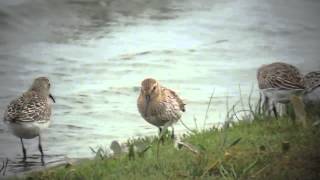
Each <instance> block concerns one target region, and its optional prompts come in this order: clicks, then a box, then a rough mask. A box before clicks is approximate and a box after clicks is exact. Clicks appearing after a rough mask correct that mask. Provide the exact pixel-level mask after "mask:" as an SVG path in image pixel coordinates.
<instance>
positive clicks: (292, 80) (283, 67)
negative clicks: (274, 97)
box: [257, 62, 304, 89]
mask: <svg viewBox="0 0 320 180" xmlns="http://www.w3.org/2000/svg"><path fill="white" fill-rule="evenodd" d="M257 79H258V85H259V88H260V89H267V88H279V89H304V79H303V75H302V74H301V73H300V71H299V70H298V68H296V67H294V66H292V65H290V64H286V63H282V62H275V63H271V64H268V65H263V66H261V67H260V68H259V69H258V71H257Z"/></svg>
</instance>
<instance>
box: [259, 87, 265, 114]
mask: <svg viewBox="0 0 320 180" xmlns="http://www.w3.org/2000/svg"><path fill="white" fill-rule="evenodd" d="M263 101H264V99H262V93H261V92H260V93H259V101H258V105H259V106H258V113H259V114H261V106H262V103H263Z"/></svg>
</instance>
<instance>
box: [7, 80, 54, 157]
mask: <svg viewBox="0 0 320 180" xmlns="http://www.w3.org/2000/svg"><path fill="white" fill-rule="evenodd" d="M51 100H52V101H53V102H55V100H54V98H53V96H52V95H51V94H50V82H49V80H48V78H46V77H39V78H36V79H35V80H34V81H33V84H32V86H31V87H30V89H29V90H28V91H27V92H25V93H23V94H22V96H20V97H19V98H17V99H15V100H13V101H11V103H10V104H9V105H8V107H7V109H6V111H5V113H4V122H5V124H7V126H8V128H9V130H10V131H11V132H12V133H13V134H14V135H15V136H17V137H18V138H20V141H21V145H22V152H23V160H26V158H27V155H26V149H25V147H24V144H23V139H32V138H35V137H39V144H38V148H39V151H40V153H41V161H42V162H43V150H42V145H41V136H40V134H41V130H42V129H43V128H46V127H48V126H49V125H50V116H51Z"/></svg>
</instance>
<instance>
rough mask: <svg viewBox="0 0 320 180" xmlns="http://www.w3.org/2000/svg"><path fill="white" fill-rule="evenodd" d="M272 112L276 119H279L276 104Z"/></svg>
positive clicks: (273, 105)
mask: <svg viewBox="0 0 320 180" xmlns="http://www.w3.org/2000/svg"><path fill="white" fill-rule="evenodd" d="M272 111H273V113H274V116H275V117H276V119H278V113H277V109H276V105H275V104H274V103H273V104H272Z"/></svg>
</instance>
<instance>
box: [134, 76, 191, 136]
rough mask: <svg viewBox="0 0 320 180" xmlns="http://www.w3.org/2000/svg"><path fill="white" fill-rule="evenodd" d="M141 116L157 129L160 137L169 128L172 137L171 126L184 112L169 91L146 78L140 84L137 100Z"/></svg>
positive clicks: (174, 94) (175, 97)
mask: <svg viewBox="0 0 320 180" xmlns="http://www.w3.org/2000/svg"><path fill="white" fill-rule="evenodd" d="M137 101H138V102H137V105H138V110H139V112H140V114H141V116H142V117H143V118H144V119H145V120H146V121H147V122H149V123H150V124H152V125H154V126H157V127H158V128H159V132H160V133H159V134H160V137H161V136H162V134H163V133H164V131H165V130H166V129H167V128H168V127H169V126H171V127H172V138H173V137H174V128H173V124H174V123H176V122H177V121H178V120H179V119H180V118H181V115H182V112H185V104H184V103H183V101H182V100H181V99H180V98H179V96H178V95H177V94H176V93H175V92H174V91H173V90H171V89H168V88H165V87H163V86H161V85H160V84H159V82H158V81H156V80H155V79H152V78H147V79H145V80H143V81H142V83H141V91H140V95H139V97H138V100H137Z"/></svg>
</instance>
